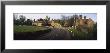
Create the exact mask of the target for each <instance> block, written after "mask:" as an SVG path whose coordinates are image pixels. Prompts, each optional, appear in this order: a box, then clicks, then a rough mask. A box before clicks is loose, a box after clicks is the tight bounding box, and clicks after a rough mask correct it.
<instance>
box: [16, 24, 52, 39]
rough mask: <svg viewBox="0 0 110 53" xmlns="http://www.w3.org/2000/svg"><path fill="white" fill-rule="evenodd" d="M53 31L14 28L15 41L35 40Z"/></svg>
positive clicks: (40, 28)
mask: <svg viewBox="0 0 110 53" xmlns="http://www.w3.org/2000/svg"><path fill="white" fill-rule="evenodd" d="M50 31H51V30H50V29H49V28H45V27H37V26H17V25H15V26H14V40H34V39H36V38H38V37H40V36H41V35H42V34H45V33H48V32H50Z"/></svg>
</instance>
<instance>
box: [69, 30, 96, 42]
mask: <svg viewBox="0 0 110 53" xmlns="http://www.w3.org/2000/svg"><path fill="white" fill-rule="evenodd" d="M68 31H70V32H71V33H73V34H74V35H73V39H75V40H87V39H93V38H95V37H93V33H85V32H82V31H78V30H76V29H74V28H71V29H68Z"/></svg>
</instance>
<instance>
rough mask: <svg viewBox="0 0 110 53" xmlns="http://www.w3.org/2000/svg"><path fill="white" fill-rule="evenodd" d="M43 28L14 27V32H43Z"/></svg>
mask: <svg viewBox="0 0 110 53" xmlns="http://www.w3.org/2000/svg"><path fill="white" fill-rule="evenodd" d="M45 29H46V28H44V27H37V26H17V25H15V26H14V32H35V31H39V30H45Z"/></svg>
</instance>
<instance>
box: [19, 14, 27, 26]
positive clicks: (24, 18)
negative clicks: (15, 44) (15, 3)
mask: <svg viewBox="0 0 110 53" xmlns="http://www.w3.org/2000/svg"><path fill="white" fill-rule="evenodd" d="M19 18H20V19H19V20H20V23H21V25H24V23H25V20H26V17H25V16H23V15H20V16H19Z"/></svg>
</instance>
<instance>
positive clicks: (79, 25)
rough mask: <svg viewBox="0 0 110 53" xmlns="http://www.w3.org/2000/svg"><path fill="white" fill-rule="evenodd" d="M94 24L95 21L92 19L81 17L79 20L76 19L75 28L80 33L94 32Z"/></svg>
mask: <svg viewBox="0 0 110 53" xmlns="http://www.w3.org/2000/svg"><path fill="white" fill-rule="evenodd" d="M94 24H95V23H94V21H93V20H92V19H91V18H88V19H87V18H86V16H84V18H83V17H82V15H79V18H75V28H76V29H78V30H80V31H84V32H87V31H92V30H93V26H94Z"/></svg>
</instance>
